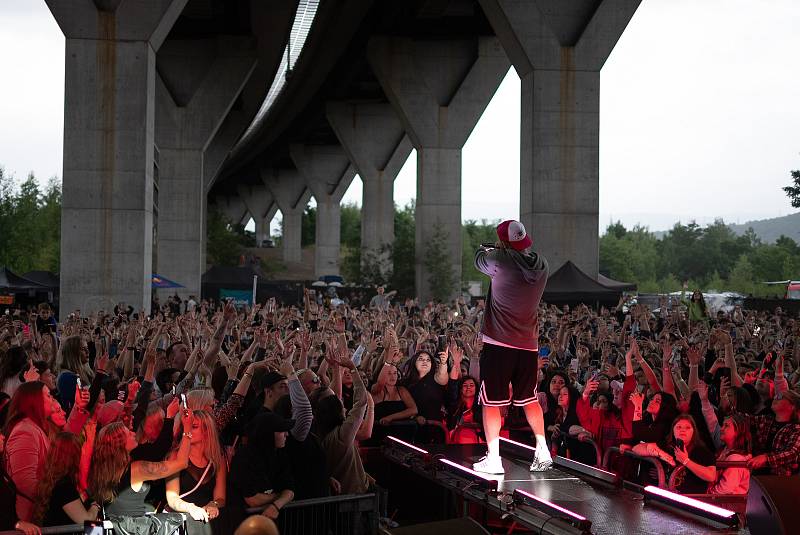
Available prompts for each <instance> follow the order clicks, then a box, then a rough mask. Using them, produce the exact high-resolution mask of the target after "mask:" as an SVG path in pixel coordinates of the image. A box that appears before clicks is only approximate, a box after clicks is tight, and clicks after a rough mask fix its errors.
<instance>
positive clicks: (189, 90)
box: [156, 37, 256, 296]
mask: <svg viewBox="0 0 800 535" xmlns="http://www.w3.org/2000/svg"><path fill="white" fill-rule="evenodd" d="M255 64H256V58H255V52H254V42H253V40H252V39H251V38H247V37H245V38H231V37H221V38H215V39H203V40H193V41H167V42H166V43H165V44H164V46H163V47H162V49H161V51H159V53H158V76H157V80H156V109H157V114H156V143H157V146H158V149H159V153H160V160H159V198H158V200H159V202H158V207H159V212H158V215H159V217H158V232H157V236H158V244H157V263H156V265H157V270H158V273H160V274H162V275H164V276H165V277H168V278H170V279H173V280H175V281H178V282H180V283H181V284H183V285H184V286H185V288H182V289H181V290H180V291H179V292H178V293H179V294H180V295H184V294H185V296H188V295H200V285H201V277H202V274H203V272H204V271H205V263H206V262H205V257H204V254H203V251H204V249H205V248H204V246H203V242H204V241H205V238H206V236H205V232H204V230H205V228H206V225H205V207H206V191H205V187H204V184H203V164H204V162H203V154H204V151H205V149H206V147H207V145H208V143H209V141H210V140H211V138H212V137H213V136H214V134H215V132H216V131H217V129H218V128H219V125H220V124H221V122H222V120H223V118H224V117H225V116H226V115H227V113H228V111H229V109H230V107H231V105H232V104H233V102H234V100H235V99H236V97H237V95H238V94H239V92H240V91H241V89H242V86H243V85H244V83H245V82H246V81H247V79H248V77H249V76H250V74H251V73H252V72H253V69H254V68H255Z"/></svg>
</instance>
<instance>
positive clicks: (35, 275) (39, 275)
mask: <svg viewBox="0 0 800 535" xmlns="http://www.w3.org/2000/svg"><path fill="white" fill-rule="evenodd" d="M22 276H23V278H26V279H28V280H29V281H33V282H35V283H36V284H39V285H41V286H44V287H46V288H49V289H50V290H52V291H54V292H58V288H59V286H60V285H61V281H60V280H59V278H58V275H56V274H55V273H51V272H50V271H29V272H27V273H25V274H24V275H22Z"/></svg>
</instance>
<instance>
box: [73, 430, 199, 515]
mask: <svg viewBox="0 0 800 535" xmlns="http://www.w3.org/2000/svg"><path fill="white" fill-rule="evenodd" d="M184 418H186V421H188V422H192V420H193V419H192V417H191V416H186V414H184ZM189 429H191V427H189ZM191 438H192V433H191V432H190V431H186V430H184V433H183V438H182V439H181V442H180V447H179V448H178V451H177V453H176V455H174V456H172V457H171V458H169V459H167V460H165V461H161V462H150V461H133V462H131V457H130V452H131V450H133V449H134V448H135V447H136V434H135V433H134V432H133V431H131V430H130V429H128V428H127V427H125V424H123V423H122V422H114V423H112V424H109V425H107V426H105V427H103V429H101V430H100V432H99V433H98V434H97V439H96V441H95V447H94V452H92V465H91V468H90V469H89V491H90V493H91V495H92V496H93V497H94V499H96V500H97V501H98V502H100V503H103V504H107V505H106V513H108V514H109V515H126V516H142V515H144V514H145V512H146V511H147V508H146V507H145V498H146V497H147V492H148V491H149V490H150V485H149V483H148V482H149V481H154V480H157V479H162V478H166V477H169V476H171V475H173V474H175V473H178V472H180V471H181V470H183V469H185V468H186V467H187V466H188V464H189V446H190V441H191Z"/></svg>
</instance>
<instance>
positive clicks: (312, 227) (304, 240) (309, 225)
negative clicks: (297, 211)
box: [281, 206, 317, 247]
mask: <svg viewBox="0 0 800 535" xmlns="http://www.w3.org/2000/svg"><path fill="white" fill-rule="evenodd" d="M281 234H283V220H281ZM316 241H317V209H316V208H315V207H314V206H306V209H305V211H304V212H303V217H302V221H301V228H300V246H301V247H306V246H308V245H312V244H313V243H314V242H316Z"/></svg>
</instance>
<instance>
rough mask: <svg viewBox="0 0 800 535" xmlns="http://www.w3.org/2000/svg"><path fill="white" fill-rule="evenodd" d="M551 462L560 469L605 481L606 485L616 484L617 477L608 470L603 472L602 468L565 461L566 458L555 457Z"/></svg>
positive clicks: (571, 460) (570, 460)
mask: <svg viewBox="0 0 800 535" xmlns="http://www.w3.org/2000/svg"><path fill="white" fill-rule="evenodd" d="M553 462H554V463H555V464H556V466H558V467H560V468H566V469H567V470H573V471H575V472H578V473H580V474H583V475H585V476H589V477H593V478H595V479H599V480H601V481H605V482H606V483H612V484H616V483H617V481H618V480H619V477H618V476H617V474H615V473H614V472H609V471H608V470H603V469H602V468H597V467H596V466H590V465H588V464H584V463H581V462H578V461H575V460H573V459H567V458H566V457H561V456H558V457H555V458H554V459H553Z"/></svg>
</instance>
